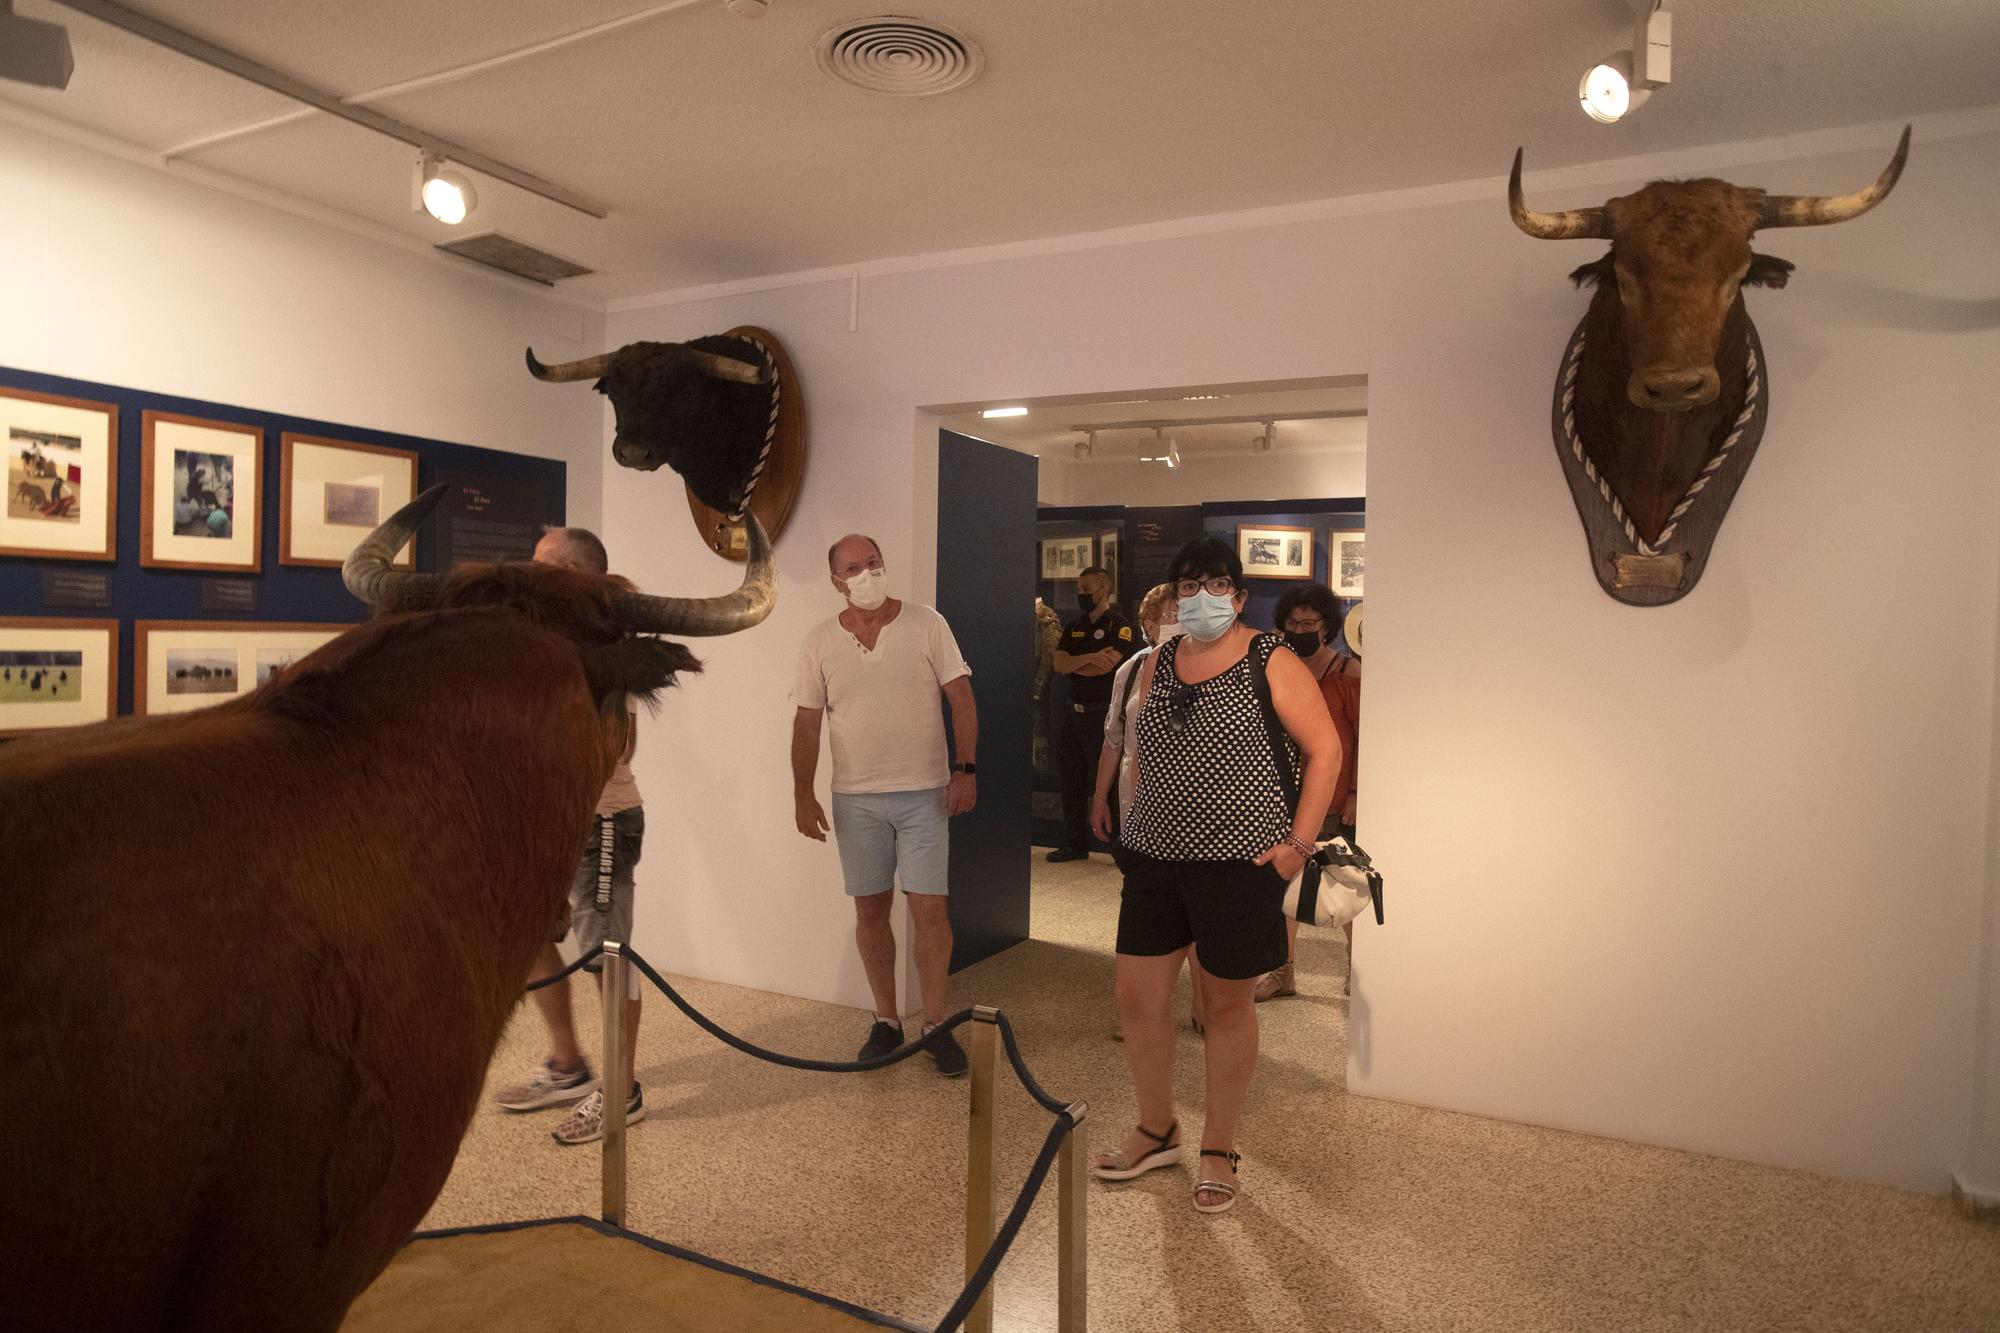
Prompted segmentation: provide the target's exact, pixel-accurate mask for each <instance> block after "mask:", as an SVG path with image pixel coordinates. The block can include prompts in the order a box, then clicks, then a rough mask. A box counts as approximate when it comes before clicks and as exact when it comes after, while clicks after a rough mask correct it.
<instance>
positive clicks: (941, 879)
mask: <svg viewBox="0 0 2000 1333" xmlns="http://www.w3.org/2000/svg"><path fill="white" fill-rule="evenodd" d="M944 793H945V789H944V788H943V787H932V788H929V789H928V790H926V791H869V792H838V791H837V792H835V793H834V794H833V840H834V842H835V843H836V844H838V845H839V848H840V872H841V877H842V878H843V879H845V880H846V881H847V892H848V896H850V897H853V898H866V897H868V896H869V895H871V894H876V893H887V892H888V891H889V890H890V889H892V888H894V887H896V877H897V874H898V872H900V873H901V876H902V889H903V892H904V893H929V894H942V893H945V892H946V891H947V890H948V887H949V885H948V881H949V879H950V877H951V833H950V830H949V828H948V827H947V822H946V819H945V813H944Z"/></svg>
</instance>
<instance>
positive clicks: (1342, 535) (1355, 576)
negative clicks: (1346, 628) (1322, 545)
mask: <svg viewBox="0 0 2000 1333" xmlns="http://www.w3.org/2000/svg"><path fill="white" fill-rule="evenodd" d="M1326 540H1327V582H1328V583H1330V584H1332V585H1333V590H1334V592H1335V593H1337V594H1338V595H1340V596H1342V597H1359V596H1361V555H1362V545H1361V541H1362V532H1361V529H1359V528H1355V529H1353V530H1352V531H1347V532H1330V533H1328V534H1327V537H1326Z"/></svg>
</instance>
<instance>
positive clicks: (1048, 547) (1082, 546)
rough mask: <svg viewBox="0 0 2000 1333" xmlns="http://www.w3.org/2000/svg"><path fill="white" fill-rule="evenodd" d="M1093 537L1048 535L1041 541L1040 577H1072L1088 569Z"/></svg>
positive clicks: (1090, 561)
mask: <svg viewBox="0 0 2000 1333" xmlns="http://www.w3.org/2000/svg"><path fill="white" fill-rule="evenodd" d="M1096 540H1097V539H1096V538H1095V537H1088V536H1085V537H1049V538H1045V539H1044V540H1043V542H1042V577H1043V578H1045V579H1055V580H1061V579H1074V578H1075V577H1076V576H1077V575H1079V574H1081V573H1082V572H1083V571H1084V570H1086V569H1089V568H1090V566H1091V563H1092V556H1093V555H1094V554H1095V546H1094V543H1095V542H1096Z"/></svg>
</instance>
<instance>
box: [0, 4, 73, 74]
mask: <svg viewBox="0 0 2000 1333" xmlns="http://www.w3.org/2000/svg"><path fill="white" fill-rule="evenodd" d="M75 72H76V57H75V56H73V55H71V54H70V49H69V30H68V29H67V28H65V27H63V26H62V25H61V24H60V23H44V22H43V21H42V20H40V19H24V18H22V17H20V16H19V15H18V14H16V13H15V12H14V0H0V79H12V80H14V81H15V82H17V83H31V84H34V85H35V86H36V87H39V88H58V89H60V88H67V87H69V76H70V75H71V74H73V73H75Z"/></svg>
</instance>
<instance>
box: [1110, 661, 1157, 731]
mask: <svg viewBox="0 0 2000 1333" xmlns="http://www.w3.org/2000/svg"><path fill="white" fill-rule="evenodd" d="M1155 656H1157V654H1155ZM1145 674H1146V664H1145V663H1144V662H1141V663H1139V664H1138V665H1136V666H1133V667H1132V668H1131V670H1129V671H1127V672H1126V673H1125V692H1124V693H1123V694H1121V695H1119V696H1118V716H1120V717H1126V716H1128V715H1129V714H1130V713H1131V711H1132V691H1133V689H1134V688H1135V687H1136V686H1137V685H1138V684H1139V677H1141V676H1143V675H1145Z"/></svg>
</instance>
